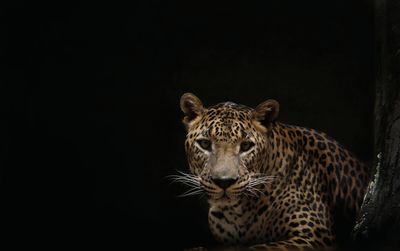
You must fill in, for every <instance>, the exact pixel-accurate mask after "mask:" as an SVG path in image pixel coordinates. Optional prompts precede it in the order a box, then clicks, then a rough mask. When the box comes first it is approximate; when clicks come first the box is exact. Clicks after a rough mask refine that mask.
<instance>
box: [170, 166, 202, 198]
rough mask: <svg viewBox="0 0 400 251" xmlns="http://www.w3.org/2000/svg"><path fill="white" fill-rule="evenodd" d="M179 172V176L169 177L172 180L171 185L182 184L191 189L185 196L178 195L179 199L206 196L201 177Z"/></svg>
mask: <svg viewBox="0 0 400 251" xmlns="http://www.w3.org/2000/svg"><path fill="white" fill-rule="evenodd" d="M177 172H178V173H179V174H173V175H168V176H167V178H169V179H170V180H171V183H181V184H183V185H186V186H188V187H189V188H190V189H189V190H187V191H186V192H184V193H183V194H181V195H178V197H188V196H192V195H198V194H200V195H203V194H204V190H203V188H202V186H201V179H200V177H198V176H196V175H193V174H189V173H184V172H182V171H177Z"/></svg>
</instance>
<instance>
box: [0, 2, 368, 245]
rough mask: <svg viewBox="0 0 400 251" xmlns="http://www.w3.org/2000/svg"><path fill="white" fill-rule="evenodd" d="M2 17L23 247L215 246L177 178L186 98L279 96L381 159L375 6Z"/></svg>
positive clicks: (186, 5)
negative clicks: (377, 149)
mask: <svg viewBox="0 0 400 251" xmlns="http://www.w3.org/2000/svg"><path fill="white" fill-rule="evenodd" d="M55 2H57V3H55ZM1 18H2V20H3V21H4V22H2V25H1V34H2V37H3V38H4V39H1V40H2V41H1V43H2V44H1V48H2V51H1V53H2V61H3V62H2V72H3V73H2V74H1V75H2V76H1V78H2V82H1V95H2V99H1V100H2V108H1V109H2V110H3V111H4V112H3V114H4V115H5V120H4V123H3V126H4V130H2V132H3V133H2V140H1V146H2V154H3V158H2V162H1V165H2V166H3V168H2V173H1V174H2V176H1V187H2V189H1V190H2V194H3V195H2V197H3V202H4V203H3V205H4V208H5V209H7V210H6V211H5V213H4V218H5V219H7V220H8V221H7V222H9V223H10V224H8V225H6V228H5V229H6V231H7V232H8V233H9V234H10V236H11V237H18V238H19V241H20V242H27V243H31V242H32V241H33V242H35V243H39V244H41V245H42V244H44V243H46V244H49V243H52V242H54V243H56V245H58V246H64V245H75V244H76V243H78V242H79V243H84V244H85V245H88V246H89V247H93V246H96V247H101V246H103V245H105V244H109V243H111V244H113V245H116V244H124V245H128V248H135V247H137V246H138V245H140V244H142V243H147V245H150V247H151V248H149V249H156V248H157V247H167V248H168V249H170V250H175V249H176V250H179V249H181V248H182V247H190V246H198V245H214V242H213V240H212V238H211V236H210V234H209V232H208V229H207V222H206V221H207V220H206V210H205V208H204V207H202V206H201V204H200V203H199V201H198V198H185V199H183V198H177V197H176V195H178V194H180V193H182V192H183V191H184V189H183V188H182V187H180V186H177V185H174V184H172V185H171V184H170V182H169V180H168V179H167V178H165V177H166V176H167V175H169V174H174V173H175V171H176V170H187V169H186V168H187V164H186V159H185V155H184V150H183V141H184V136H185V130H184V128H183V126H182V124H181V119H182V114H181V111H180V109H179V98H180V96H181V95H182V94H183V93H184V92H187V91H190V92H193V93H195V94H196V95H198V96H199V97H200V98H201V99H202V101H203V103H204V104H205V105H211V104H215V103H217V102H222V101H227V100H230V101H234V102H237V103H242V104H246V105H248V106H255V105H257V104H258V103H260V102H262V101H264V100H266V99H268V98H274V99H277V100H278V101H279V102H280V104H281V112H280V117H279V119H280V121H283V122H286V123H290V124H296V125H302V126H306V127H312V128H315V129H318V130H321V131H324V132H326V133H328V134H329V135H331V136H332V137H334V138H336V139H337V140H339V141H340V142H341V143H343V144H344V145H345V146H347V147H348V148H350V149H351V150H352V151H354V152H355V153H356V154H357V155H358V156H360V158H361V159H363V160H366V161H370V160H371V159H372V154H373V139H372V135H373V134H372V123H373V100H374V94H375V93H374V84H373V82H374V67H375V66H374V43H373V41H374V23H373V21H374V20H373V6H372V2H371V1H367V0H365V1H361V0H354V1H348V0H335V1H333V0H332V1H263V4H260V3H256V2H253V1H246V2H244V1H241V2H240V3H234V2H230V3H222V2H217V1H215V2H210V3H206V2H203V1H201V2H200V1H140V2H131V3H130V4H127V3H124V4H122V3H116V2H109V3H101V2H71V1H68V2H58V1H52V2H46V3H28V2H23V1H19V2H16V1H15V2H12V3H9V4H7V5H4V6H3V7H2V8H1ZM49 241H50V242H49Z"/></svg>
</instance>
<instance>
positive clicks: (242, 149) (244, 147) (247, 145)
mask: <svg viewBox="0 0 400 251" xmlns="http://www.w3.org/2000/svg"><path fill="white" fill-rule="evenodd" d="M253 146H254V143H253V142H251V141H243V142H242V143H241V144H240V152H247V151H248V150H250V149H251V148H252V147H253Z"/></svg>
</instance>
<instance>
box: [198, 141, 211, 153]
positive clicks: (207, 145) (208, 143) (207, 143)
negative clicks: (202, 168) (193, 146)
mask: <svg viewBox="0 0 400 251" xmlns="http://www.w3.org/2000/svg"><path fill="white" fill-rule="evenodd" d="M197 144H199V146H200V147H201V148H203V149H204V150H206V151H211V141H209V140H208V139H199V140H197Z"/></svg>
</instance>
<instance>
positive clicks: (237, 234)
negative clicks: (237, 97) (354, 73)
mask: <svg viewBox="0 0 400 251" xmlns="http://www.w3.org/2000/svg"><path fill="white" fill-rule="evenodd" d="M279 107H280V105H279V103H278V101H276V100H274V99H268V100H266V101H264V102H261V103H260V104H259V105H257V106H256V107H255V108H251V107H248V106H245V105H241V104H237V103H234V102H230V101H229V102H222V103H218V104H216V105H212V106H208V107H205V106H204V105H203V103H202V101H201V100H200V99H199V98H198V97H197V96H195V95H194V94H193V93H184V94H183V95H182V96H181V99H180V108H181V110H182V112H183V115H184V117H183V124H184V127H185V129H186V139H185V141H184V147H185V152H186V158H187V162H188V166H189V168H188V169H189V170H188V171H187V172H186V173H185V172H181V174H180V175H179V176H178V178H177V180H180V181H182V182H183V183H186V184H188V185H189V186H191V189H190V190H189V194H199V193H201V194H203V195H205V196H206V199H207V202H208V203H207V204H208V206H207V210H208V225H209V229H210V231H211V233H212V236H213V237H214V238H215V239H216V240H217V241H218V242H219V243H222V244H223V245H227V246H232V247H234V246H239V247H244V248H246V249H244V250H335V248H336V247H337V243H336V241H337V239H336V233H335V230H334V225H335V224H334V223H335V222H334V218H335V217H334V214H335V212H336V211H341V212H343V213H344V214H345V215H352V216H351V217H352V218H351V219H350V220H351V221H355V218H354V217H355V216H356V215H357V214H358V213H359V211H360V207H361V204H362V201H363V197H364V194H365V192H366V188H367V186H368V181H369V178H370V175H369V171H368V170H369V168H368V166H367V164H365V163H364V162H363V161H361V160H360V159H359V158H358V157H356V156H355V154H354V153H352V152H351V151H350V150H348V149H346V148H345V147H344V146H343V145H341V144H340V143H339V142H338V141H336V140H334V139H333V138H331V137H329V136H328V135H327V134H325V133H323V132H320V131H319V130H315V129H310V128H305V127H301V126H297V125H289V124H284V123H282V122H279V121H278V120H277V116H278V113H279V109H280V108H279ZM201 250H207V249H206V248H203V249H201ZM240 250H242V249H240Z"/></svg>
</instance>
